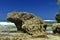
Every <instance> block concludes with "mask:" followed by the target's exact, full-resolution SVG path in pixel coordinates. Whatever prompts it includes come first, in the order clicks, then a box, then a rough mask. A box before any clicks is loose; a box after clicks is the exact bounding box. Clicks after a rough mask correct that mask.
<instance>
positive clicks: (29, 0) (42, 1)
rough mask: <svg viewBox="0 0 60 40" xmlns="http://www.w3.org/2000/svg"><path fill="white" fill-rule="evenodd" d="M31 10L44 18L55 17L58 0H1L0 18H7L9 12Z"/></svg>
mask: <svg viewBox="0 0 60 40" xmlns="http://www.w3.org/2000/svg"><path fill="white" fill-rule="evenodd" d="M13 11H18V12H30V13H33V14H35V15H36V16H39V17H41V18H42V19H44V20H46V19H49V20H50V19H55V18H54V16H55V14H56V13H57V12H58V5H57V0H0V20H6V15H7V13H8V12H13Z"/></svg>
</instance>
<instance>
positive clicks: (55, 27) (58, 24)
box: [52, 23, 60, 34]
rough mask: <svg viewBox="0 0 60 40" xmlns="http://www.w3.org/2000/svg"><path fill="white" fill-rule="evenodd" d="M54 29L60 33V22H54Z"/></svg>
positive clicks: (54, 31)
mask: <svg viewBox="0 0 60 40" xmlns="http://www.w3.org/2000/svg"><path fill="white" fill-rule="evenodd" d="M52 30H53V33H54V34H56V33H58V34H60V23H54V24H53V25H52Z"/></svg>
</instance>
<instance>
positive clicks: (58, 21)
mask: <svg viewBox="0 0 60 40" xmlns="http://www.w3.org/2000/svg"><path fill="white" fill-rule="evenodd" d="M55 19H56V21H57V23H60V11H59V13H57V14H56V16H55Z"/></svg>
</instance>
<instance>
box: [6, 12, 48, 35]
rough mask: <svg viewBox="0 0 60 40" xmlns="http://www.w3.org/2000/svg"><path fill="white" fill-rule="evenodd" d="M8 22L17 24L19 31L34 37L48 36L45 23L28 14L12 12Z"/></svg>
mask: <svg viewBox="0 0 60 40" xmlns="http://www.w3.org/2000/svg"><path fill="white" fill-rule="evenodd" d="M7 20H8V21H11V22H13V23H15V25H16V27H17V30H18V31H23V32H25V33H28V34H29V35H32V36H40V35H44V36H45V35H46V31H45V30H46V27H47V25H46V24H45V22H44V21H43V20H42V19H41V18H39V17H37V16H35V15H33V14H31V13H28V12H11V13H9V14H8V15H7Z"/></svg>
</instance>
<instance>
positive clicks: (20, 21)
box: [7, 12, 34, 31]
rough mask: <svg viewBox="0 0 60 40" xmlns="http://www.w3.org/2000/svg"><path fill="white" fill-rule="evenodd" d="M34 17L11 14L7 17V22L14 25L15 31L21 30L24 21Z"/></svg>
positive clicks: (25, 14) (31, 15)
mask: <svg viewBox="0 0 60 40" xmlns="http://www.w3.org/2000/svg"><path fill="white" fill-rule="evenodd" d="M33 17H34V15H33V14H30V13H28V12H11V13H8V15H7V20H8V21H10V22H13V23H15V25H16V27H17V30H18V31H20V30H22V28H21V26H22V25H23V24H24V22H25V21H26V20H29V19H31V18H33Z"/></svg>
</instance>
